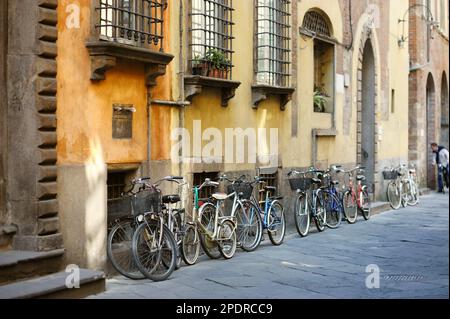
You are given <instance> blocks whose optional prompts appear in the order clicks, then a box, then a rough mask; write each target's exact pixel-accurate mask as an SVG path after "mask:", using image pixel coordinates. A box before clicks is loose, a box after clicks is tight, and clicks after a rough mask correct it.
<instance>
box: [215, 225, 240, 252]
mask: <svg viewBox="0 0 450 319" xmlns="http://www.w3.org/2000/svg"><path fill="white" fill-rule="evenodd" d="M219 238H229V239H228V240H220V241H219V243H218V246H219V251H220V254H221V255H222V256H223V258H225V259H231V258H233V257H234V254H235V253H236V248H237V236H236V226H235V225H234V223H233V222H232V221H231V220H224V221H223V222H222V224H221V225H220V226H219Z"/></svg>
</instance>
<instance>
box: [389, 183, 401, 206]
mask: <svg viewBox="0 0 450 319" xmlns="http://www.w3.org/2000/svg"><path fill="white" fill-rule="evenodd" d="M387 197H388V200H389V204H390V205H391V207H392V208H393V209H395V210H397V209H399V208H400V206H401V205H402V197H401V194H400V190H399V187H398V186H397V183H396V182H390V183H389V185H388V188H387Z"/></svg>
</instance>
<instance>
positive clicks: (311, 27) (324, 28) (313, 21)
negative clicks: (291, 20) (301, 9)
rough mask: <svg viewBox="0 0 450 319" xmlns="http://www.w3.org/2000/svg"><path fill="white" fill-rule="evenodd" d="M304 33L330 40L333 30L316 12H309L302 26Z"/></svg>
mask: <svg viewBox="0 0 450 319" xmlns="http://www.w3.org/2000/svg"><path fill="white" fill-rule="evenodd" d="M302 29H303V31H306V32H309V33H313V34H315V35H319V36H323V37H327V38H330V37H331V30H330V26H329V23H328V22H327V20H326V18H325V17H324V16H323V15H322V14H321V13H320V12H317V11H315V10H311V11H308V12H307V13H306V14H305V17H304V19H303V24H302Z"/></svg>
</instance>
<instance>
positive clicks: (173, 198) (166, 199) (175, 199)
mask: <svg viewBox="0 0 450 319" xmlns="http://www.w3.org/2000/svg"><path fill="white" fill-rule="evenodd" d="M162 202H163V203H164V204H176V203H179V202H181V198H180V195H165V196H163V198H162Z"/></svg>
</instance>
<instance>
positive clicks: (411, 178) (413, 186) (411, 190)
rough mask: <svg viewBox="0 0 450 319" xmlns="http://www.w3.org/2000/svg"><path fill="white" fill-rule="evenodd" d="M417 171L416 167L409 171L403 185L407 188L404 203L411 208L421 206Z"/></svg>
mask: <svg viewBox="0 0 450 319" xmlns="http://www.w3.org/2000/svg"><path fill="white" fill-rule="evenodd" d="M416 175H417V174H416V169H415V168H414V166H413V167H412V168H409V169H408V172H407V175H406V178H405V179H404V180H403V184H404V187H405V193H406V195H405V196H406V198H405V199H404V201H405V202H406V203H407V204H408V205H409V206H416V205H418V204H419V201H420V199H419V193H420V191H419V185H418V184H417V182H416Z"/></svg>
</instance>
